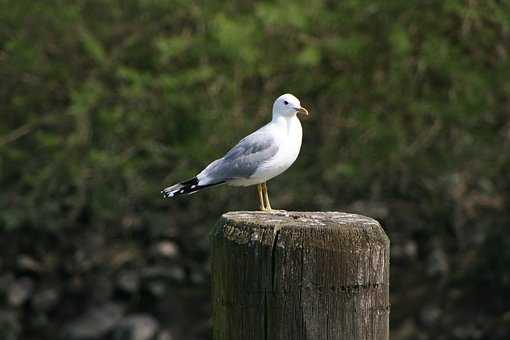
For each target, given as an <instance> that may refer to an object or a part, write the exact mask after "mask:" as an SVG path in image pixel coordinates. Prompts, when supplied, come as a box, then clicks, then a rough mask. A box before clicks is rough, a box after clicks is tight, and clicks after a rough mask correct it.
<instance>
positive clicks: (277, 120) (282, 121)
mask: <svg viewBox="0 0 510 340" xmlns="http://www.w3.org/2000/svg"><path fill="white" fill-rule="evenodd" d="M294 118H297V117H296V116H295V115H294V116H288V117H287V116H283V115H275V114H273V119H272V120H271V122H272V123H273V124H276V125H281V126H282V127H287V126H288V125H289V124H290V122H291V121H292V120H293V119H294Z"/></svg>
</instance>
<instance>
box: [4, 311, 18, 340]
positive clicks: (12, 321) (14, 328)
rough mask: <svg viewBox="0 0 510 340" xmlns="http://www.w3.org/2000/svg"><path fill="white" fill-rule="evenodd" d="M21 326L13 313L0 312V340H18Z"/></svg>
mask: <svg viewBox="0 0 510 340" xmlns="http://www.w3.org/2000/svg"><path fill="white" fill-rule="evenodd" d="M20 332H21V325H20V322H19V320H18V317H17V316H16V314H15V313H14V312H10V311H0V339H2V340H18V339H19V334H20Z"/></svg>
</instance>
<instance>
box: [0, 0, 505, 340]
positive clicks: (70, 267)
mask: <svg viewBox="0 0 510 340" xmlns="http://www.w3.org/2000/svg"><path fill="white" fill-rule="evenodd" d="M509 79H510V3H509V2H505V1H498V0H487V1H476V0H473V1H455V0H442V1H439V0H430V1H414V2H410V1H406V0H395V1H388V2H381V1H361V0H345V1H338V2H330V1H324V0H307V1H303V0H298V1H293V2H286V1H263V2H256V3H255V2H250V1H239V2H233V3H230V2H223V1H219V0H213V1H182V0H173V1H150V0H138V1H135V0H127V1H113V0H110V1H99V0H91V1H63V0H48V1H29V0H17V1H14V0H0V80H1V81H0V188H1V191H0V246H1V250H0V254H1V260H0V325H7V326H5V327H0V334H1V335H2V338H4V339H43V337H44V339H56V338H66V336H68V334H69V332H71V333H72V331H69V329H66V330H63V329H64V328H63V325H65V324H67V323H69V322H71V324H73V325H74V324H77V323H79V320H80V317H81V315H83V314H84V313H85V314H86V313H87V311H89V310H90V308H92V307H93V306H97V305H102V304H105V303H110V302H112V301H113V302H114V303H116V304H119V305H122V307H123V308H124V309H123V311H124V312H123V315H128V314H129V313H145V314H149V315H152V316H153V317H154V318H155V319H157V320H158V321H159V326H158V327H159V328H158V329H159V330H160V333H161V334H164V332H169V333H170V334H172V335H173V336H174V337H175V338H176V339H195V338H196V339H207V338H208V337H209V336H210V335H209V332H208V324H207V318H208V313H209V312H208V309H207V308H208V307H207V306H208V299H209V297H208V295H207V294H208V280H209V277H208V274H207V258H208V253H207V251H208V243H207V242H208V240H207V235H208V231H209V230H210V228H211V227H212V226H213V225H214V222H215V220H217V218H218V217H219V215H220V214H221V213H222V212H224V211H226V210H250V209H256V208H257V201H256V191H255V189H252V188H248V189H232V188H218V189H214V190H210V191H206V192H203V193H200V194H197V195H194V196H192V197H186V198H184V199H179V200H172V201H165V200H163V199H162V198H161V197H160V195H159V191H160V189H161V188H162V187H164V186H165V185H169V184H173V183H174V182H176V181H179V180H182V179H186V178H188V177H191V176H193V175H195V173H196V172H197V171H199V170H201V168H202V167H203V166H205V165H206V164H207V163H208V162H209V161H211V160H213V159H214V158H216V157H219V156H221V155H222V154H223V153H224V152H225V151H226V150H227V149H228V148H229V147H230V146H231V145H233V144H234V143H235V142H237V141H238V140H239V139H240V138H241V137H242V136H244V135H245V134H246V133H248V132H249V131H250V130H253V129H255V128H257V127H258V126H260V125H261V124H263V123H265V122H266V121H267V120H268V119H270V108H271V105H272V101H273V100H274V98H275V97H276V96H278V95H280V94H282V93H284V92H291V93H293V94H295V95H297V96H298V97H299V98H300V99H301V101H302V104H303V105H304V106H305V107H307V108H309V109H310V111H311V118H310V119H308V120H306V121H304V122H303V125H304V143H303V148H302V152H301V155H300V158H299V159H298V162H297V163H296V164H295V165H294V166H293V168H291V169H290V170H289V171H288V172H287V173H286V174H285V175H283V176H281V177H279V178H277V179H275V180H273V181H271V183H270V185H269V189H270V192H271V197H272V201H273V202H272V203H273V205H274V206H275V207H277V208H283V209H288V210H347V211H353V212H359V213H362V214H365V215H370V216H372V217H376V218H378V219H379V220H380V221H382V222H383V224H384V225H385V227H386V229H387V232H388V234H389V236H390V239H391V240H392V279H391V280H392V285H393V286H392V339H395V340H401V339H507V338H508V337H509V336H510V321H509V320H510V318H509V313H510V305H509V304H508V301H510V293H509V292H510V272H509V271H508V268H509V266H510V252H509V249H510V237H508V235H507V232H508V225H509V223H510V214H509V213H508V206H509V204H510V176H509V171H508V169H509V168H510V148H509V147H510V81H509ZM169 268H170V269H169ZM126 273H127V274H129V275H131V278H132V279H133V280H134V281H133V282H135V283H136V285H135V286H133V287H135V288H133V289H131V288H130V289H126V286H125V284H126V282H128V281H129V280H128V281H125V277H126V275H127V274H126ZM129 275H128V276H129ZM20 282H22V283H23V282H25V284H24V285H21V287H25V288H27V287H28V288H29V289H28V290H26V289H25V290H24V291H25V292H26V293H27V294H26V297H25V299H22V300H19V299H18V300H16V299H14V300H13V297H12V296H13V295H12V294H13V290H14V291H15V292H19V290H16V289H14V288H16V287H18V288H19V287H20ZM26 282H29V283H28V284H27V283H26ZM129 282H131V281H129ZM158 284H160V285H159V286H158ZM13 287H14V288H13ZM129 287H131V286H129ZM154 287H160V288H161V287H163V288H164V289H163V288H162V289H163V291H164V292H165V293H164V294H163V295H164V296H166V297H167V299H168V296H169V294H170V295H171V296H172V297H171V301H170V302H169V301H167V300H164V299H163V298H162V297H161V295H158V294H160V293H161V292H162V290H161V289H160V290H158V288H154ZM48 290H51V291H54V296H55V298H54V300H51V301H52V303H51V304H49V305H47V306H46V305H45V306H46V307H45V308H42V307H40V306H39V305H38V304H37V302H34V301H39V300H37V297H38V296H40V295H41V294H42V292H46V291H48ZM158 292H159V293H158ZM191 303H192V306H195V307H183V306H184V305H186V306H187V305H188V304H191ZM169 305H171V307H169ZM38 306H39V307H38ZM196 306H199V307H196ZM197 308H200V311H201V312H200V313H198V312H197V311H196V310H197ZM188 309H189V311H188V312H186V310H188ZM179 310H184V311H182V312H177V311H179ZM76 320H78V321H76ZM196 320H198V322H200V324H203V325H204V326H203V327H202V328H200V330H199V331H197V332H194V333H191V330H190V329H192V328H189V326H187V327H188V328H186V326H183V325H184V324H190V323H191V322H194V321H196ZM73 322H74V323H73ZM2 332H4V333H5V334H2ZM66 332H68V333H66ZM66 334H67V335H66ZM72 334H75V333H72ZM108 334H110V333H108ZM102 336H103V335H102Z"/></svg>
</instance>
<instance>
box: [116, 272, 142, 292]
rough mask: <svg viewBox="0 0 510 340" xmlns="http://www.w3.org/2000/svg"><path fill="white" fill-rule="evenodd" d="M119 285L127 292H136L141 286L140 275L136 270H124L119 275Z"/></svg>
mask: <svg viewBox="0 0 510 340" xmlns="http://www.w3.org/2000/svg"><path fill="white" fill-rule="evenodd" d="M117 287H118V288H119V289H120V290H122V291H124V292H126V293H130V294H133V293H136V292H137V291H138V289H139V288H140V277H139V275H138V274H137V273H136V272H135V271H131V270H130V271H124V272H121V273H120V274H119V275H118V276H117Z"/></svg>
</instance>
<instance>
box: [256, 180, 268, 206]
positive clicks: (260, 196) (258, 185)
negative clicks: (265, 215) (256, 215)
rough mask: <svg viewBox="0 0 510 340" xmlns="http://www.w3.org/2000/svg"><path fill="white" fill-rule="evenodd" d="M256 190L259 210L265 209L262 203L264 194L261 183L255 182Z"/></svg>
mask: <svg viewBox="0 0 510 340" xmlns="http://www.w3.org/2000/svg"><path fill="white" fill-rule="evenodd" d="M257 192H258V193H259V201H260V210H266V207H265V205H264V194H263V189H262V184H257Z"/></svg>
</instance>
